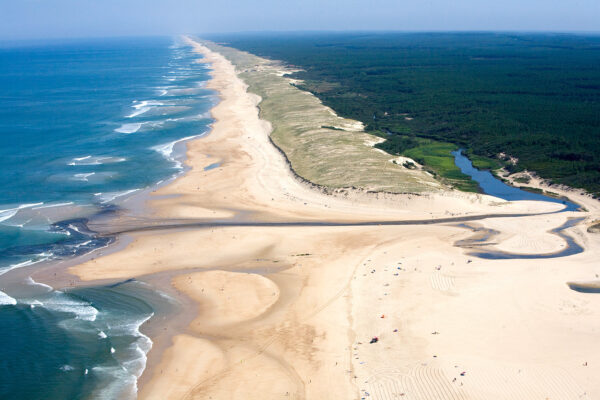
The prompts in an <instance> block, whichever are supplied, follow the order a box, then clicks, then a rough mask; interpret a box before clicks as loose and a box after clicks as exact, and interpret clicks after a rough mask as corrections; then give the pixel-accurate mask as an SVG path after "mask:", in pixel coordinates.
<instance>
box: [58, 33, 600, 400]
mask: <svg viewBox="0 0 600 400" xmlns="http://www.w3.org/2000/svg"><path fill="white" fill-rule="evenodd" d="M191 44H192V45H193V46H194V47H195V49H196V51H198V52H199V53H201V54H203V55H204V57H205V59H204V61H206V62H210V63H211V64H212V66H213V73H212V76H213V79H212V80H211V81H210V83H209V87H210V88H212V89H215V90H217V91H218V92H219V94H220V96H221V102H220V103H219V104H218V105H217V106H216V107H215V108H214V109H213V111H212V112H213V116H214V117H215V119H216V122H215V124H214V126H213V130H212V132H211V134H210V135H208V136H207V137H205V138H202V139H200V140H196V141H192V142H191V143H189V145H188V164H189V165H190V167H191V170H190V172H189V173H188V174H186V175H185V176H184V177H182V178H180V179H178V180H176V181H175V182H173V183H172V184H171V185H169V186H167V187H165V188H162V189H160V190H159V191H158V192H157V193H156V195H157V198H156V199H155V200H152V201H151V202H150V204H149V206H150V209H151V210H153V211H152V214H151V215H150V216H149V217H151V219H154V220H164V219H179V218H188V219H189V218H229V217H232V216H236V218H238V219H239V218H243V219H246V220H252V221H289V220H294V221H301V220H324V221H330V220H336V221H368V220H371V221H372V220H382V219H423V218H434V217H443V216H451V215H474V214H479V213H514V212H535V211H549V210H553V209H554V208H553V207H556V206H554V205H550V204H540V203H534V202H521V203H512V204H507V203H502V202H498V201H497V199H494V198H491V197H488V196H481V195H472V194H465V193H454V192H452V193H446V194H441V195H440V194H436V195H427V196H393V197H386V196H383V198H381V199H379V200H378V199H376V198H375V197H374V196H367V195H360V194H354V193H349V194H348V195H347V196H345V197H344V196H330V195H325V194H323V193H320V192H318V191H316V190H313V189H311V188H309V187H307V186H305V185H304V184H301V183H300V182H298V181H297V180H295V179H294V177H293V176H292V174H291V173H290V171H289V169H288V168H287V165H286V164H285V160H284V159H283V157H282V156H281V155H280V154H279V153H278V152H277V151H276V150H275V149H274V148H273V147H272V146H271V145H270V143H269V142H268V134H269V125H268V123H267V122H265V121H261V120H260V119H259V118H258V113H257V108H256V105H257V104H258V101H259V99H258V98H257V97H256V96H254V95H252V94H248V93H247V92H246V86H245V85H244V83H243V82H242V81H241V80H240V79H239V78H238V77H237V75H236V72H235V69H234V67H233V66H232V65H231V64H230V63H229V62H228V61H227V60H226V59H224V58H223V57H222V56H220V55H219V54H216V53H213V52H211V51H209V50H208V49H206V48H205V47H203V46H201V45H199V44H197V43H195V42H191ZM207 155H210V157H208V156H207ZM214 162H220V163H221V164H220V166H219V167H218V168H215V169H212V170H209V171H205V170H204V167H205V166H207V165H209V164H212V163H214ZM163 195H177V196H163ZM159 196H160V197H159ZM590 207H591V206H590ZM589 209H591V208H589ZM564 219H565V214H553V215H548V216H544V217H522V218H518V219H517V218H505V219H491V220H483V221H479V222H478V224H480V225H481V226H483V227H488V228H493V229H496V230H499V231H500V232H501V235H499V237H498V241H499V242H498V246H499V247H500V248H502V249H504V250H507V251H514V252H522V253H531V252H538V251H544V252H552V251H557V250H560V246H561V245H563V244H564V242H561V241H560V240H557V239H556V237H555V236H554V235H549V234H548V233H547V230H548V229H550V228H552V227H556V226H559V225H560V224H562V223H563V222H564ZM133 223H135V221H133V222H131V221H124V222H123V225H124V226H128V224H133ZM570 231H571V233H572V235H574V236H575V237H576V238H577V240H578V242H580V243H581V244H582V245H583V246H585V248H586V252H584V253H582V254H579V255H576V256H572V257H567V258H564V259H551V260H544V261H539V260H519V261H515V260H506V261H487V260H481V259H474V258H473V257H470V256H468V255H466V254H465V250H463V249H461V248H458V247H456V246H454V243H455V242H456V241H457V240H461V239H465V238H467V237H469V236H470V235H471V233H470V232H469V231H468V230H465V229H464V228H460V227H456V226H450V225H447V224H446V225H427V226H368V227H275V228H274V227H227V228H223V227H217V228H205V229H187V230H175V231H153V232H139V233H134V234H132V235H131V236H132V238H133V241H132V242H131V243H130V244H129V245H128V246H127V247H126V249H124V250H122V251H119V252H116V253H112V254H109V255H106V256H104V257H100V258H96V259H94V260H90V261H88V262H86V263H83V264H80V265H77V266H75V267H73V268H71V269H70V271H71V272H72V273H74V274H76V275H77V276H79V277H80V278H81V279H82V280H87V281H91V280H95V279H108V278H118V279H125V278H130V277H138V278H139V277H141V278H142V279H144V277H145V276H147V277H151V276H152V274H160V273H165V272H166V271H167V272H169V274H170V275H168V276H169V278H168V279H163V281H162V282H161V284H162V285H165V286H171V287H172V288H173V289H174V290H176V291H178V292H179V293H181V294H182V295H185V296H188V297H189V298H190V299H191V300H193V301H194V304H196V307H197V309H196V310H189V311H190V312H193V313H194V315H195V318H194V319H193V321H192V322H191V323H190V325H189V326H188V327H187V328H186V329H185V330H183V331H182V332H177V334H176V335H175V336H173V337H172V343H171V344H170V346H169V347H168V348H167V349H166V350H165V351H164V352H156V351H154V350H153V351H151V352H150V354H149V357H150V360H151V361H152V365H153V368H151V369H148V370H147V371H146V372H145V374H146V375H147V377H150V379H146V381H145V382H146V383H145V384H144V385H143V386H142V387H141V389H140V398H142V399H274V398H282V399H288V398H295V399H357V398H363V397H364V398H375V399H397V398H402V399H490V398H498V399H538V398H539V399H544V398H551V399H570V398H573V399H575V398H595V396H600V381H598V380H597V379H596V377H597V376H598V373H599V372H600V360H598V357H597V355H598V354H600V344H598V341H597V340H596V337H597V334H598V332H600V318H598V317H600V301H599V300H598V299H597V298H596V297H594V295H590V294H583V293H578V292H575V291H572V290H570V289H569V288H568V287H567V285H566V284H565V282H567V281H569V280H573V279H580V280H582V279H588V280H589V279H593V278H594V275H595V274H600V266H599V265H598V263H597V262H596V260H598V256H599V254H598V249H600V247H599V246H600V240H598V238H597V237H596V236H593V235H590V234H588V233H586V232H585V230H584V229H583V228H580V227H575V228H572V229H571V230H570ZM375 336H377V337H378V342H377V343H373V344H369V341H370V340H371V339H372V338H373V337H375ZM586 362H587V365H584V364H585V363H586ZM462 372H465V374H463V375H462V376H461V373H462ZM455 378H456V379H455ZM367 393H368V394H367ZM584 393H585V395H584ZM586 396H587V397H586Z"/></svg>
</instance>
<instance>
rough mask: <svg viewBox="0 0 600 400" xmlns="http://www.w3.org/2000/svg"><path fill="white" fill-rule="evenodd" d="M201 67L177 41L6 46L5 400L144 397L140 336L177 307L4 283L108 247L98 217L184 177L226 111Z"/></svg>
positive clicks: (0, 284) (0, 269)
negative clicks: (139, 390) (196, 149)
mask: <svg viewBox="0 0 600 400" xmlns="http://www.w3.org/2000/svg"><path fill="white" fill-rule="evenodd" d="M197 58H198V56H197V55H195V54H193V53H192V51H191V48H190V47H188V46H186V45H184V44H183V43H182V42H180V41H179V40H178V39H172V38H151V39H131V38H121V39H103V40H79V41H63V42H61V41H52V42H38V43H26V44H22V45H20V46H15V45H14V44H13V45H11V47H6V46H5V47H2V46H1V44H0V144H1V145H0V339H1V340H0V354H2V357H1V358H0V398H1V399H9V398H10V399H20V400H23V399H40V398H43V399H46V400H51V399H115V398H135V397H136V387H137V386H136V381H137V377H138V376H139V375H140V374H141V372H142V371H143V369H144V366H145V360H146V353H147V352H148V350H149V349H150V348H151V345H152V342H151V340H150V339H149V338H148V337H147V336H145V335H144V334H142V333H141V332H140V327H141V326H142V324H143V323H144V322H146V321H147V320H149V319H150V318H152V316H153V315H155V314H156V313H157V312H159V311H160V312H164V311H165V310H166V309H169V307H174V306H175V305H174V304H171V303H172V302H173V300H171V299H168V296H166V295H162V294H161V293H159V292H157V291H156V290H155V289H153V288H152V287H150V286H148V285H147V284H144V283H143V282H138V281H135V280H133V281H127V282H123V283H121V284H115V285H110V286H98V287H86V288H75V289H69V290H67V289H60V288H53V287H50V286H47V285H44V284H41V283H38V282H35V281H34V280H33V279H31V277H29V276H27V274H25V275H24V276H27V277H26V278H25V279H22V280H21V281H15V279H10V276H11V275H12V273H14V272H15V271H13V270H15V269H19V271H20V272H22V271H33V270H35V268H36V266H39V265H42V264H44V263H48V262H53V261H56V260H63V259H66V258H69V257H72V256H75V255H80V254H84V253H87V252H90V251H93V250H95V249H98V248H100V247H105V246H107V245H109V244H110V243H111V242H112V241H113V238H107V237H103V238H98V237H96V236H95V235H94V233H93V232H90V231H89V230H88V229H87V225H86V222H87V221H88V220H89V219H90V218H94V216H97V215H102V214H106V213H112V212H115V211H117V210H119V209H120V207H122V202H123V200H124V199H126V198H127V197H128V196H132V195H135V194H136V193H140V192H142V191H144V190H145V189H148V188H152V187H153V186H155V185H157V184H159V183H161V182H165V181H167V180H169V179H173V178H174V177H175V176H177V175H178V174H180V173H182V172H183V171H184V165H183V160H184V158H183V157H184V154H183V149H184V146H183V143H184V141H186V140H189V139H191V138H196V137H200V136H202V135H204V134H206V133H207V132H208V131H209V129H210V124H211V123H212V120H211V118H210V109H211V108H212V107H213V106H214V105H215V104H216V102H217V101H218V97H217V96H216V94H215V93H214V92H213V91H211V90H208V89H206V88H205V87H204V86H205V83H206V81H207V80H208V78H209V75H208V71H209V69H208V66H207V65H205V64H202V63H198V62H197V61H196V60H197ZM10 271H13V272H12V273H11V272H10ZM20 275H23V274H20ZM59 289H60V290H59Z"/></svg>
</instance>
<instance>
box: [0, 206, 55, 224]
mask: <svg viewBox="0 0 600 400" xmlns="http://www.w3.org/2000/svg"><path fill="white" fill-rule="evenodd" d="M42 204H44V203H43V202H42V203H29V204H21V205H19V206H17V207H14V208H7V209H5V210H0V222H4V221H6V220H9V219H11V218H12V217H14V216H15V215H17V213H18V212H19V210H22V209H24V208H31V207H35V206H40V205H42Z"/></svg>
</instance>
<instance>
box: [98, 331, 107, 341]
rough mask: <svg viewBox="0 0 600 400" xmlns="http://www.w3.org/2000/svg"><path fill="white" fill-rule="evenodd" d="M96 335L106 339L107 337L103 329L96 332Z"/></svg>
mask: <svg viewBox="0 0 600 400" xmlns="http://www.w3.org/2000/svg"><path fill="white" fill-rule="evenodd" d="M98 336H99V337H100V339H106V338H107V336H106V333H104V331H100V332H98Z"/></svg>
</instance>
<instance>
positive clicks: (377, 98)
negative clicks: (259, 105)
mask: <svg viewBox="0 0 600 400" xmlns="http://www.w3.org/2000/svg"><path fill="white" fill-rule="evenodd" d="M213 39H215V40H218V41H220V42H226V43H227V44H228V45H230V46H233V47H236V48H239V49H242V50H246V51H249V52H251V53H254V54H257V55H260V56H265V57H268V58H272V59H277V60H283V61H284V62H286V63H288V64H290V65H292V66H294V67H297V68H299V69H302V70H301V71H299V72H297V73H296V74H294V76H293V77H294V78H299V79H302V80H303V83H302V84H299V85H298V86H299V87H300V88H302V89H304V90H308V91H310V92H312V93H314V94H315V95H316V96H318V97H319V98H320V99H321V100H322V101H323V102H324V104H326V105H327V106H330V107H331V108H333V109H334V110H335V111H336V112H337V113H338V114H339V115H341V116H344V117H349V118H353V119H357V120H359V121H362V122H363V123H365V125H366V129H367V130H368V131H370V132H372V133H376V134H382V135H384V137H386V136H387V137H386V139H387V142H385V143H382V144H381V145H380V146H379V147H380V148H382V149H384V150H385V151H389V152H390V153H391V154H398V153H401V154H403V155H407V156H410V151H411V149H414V150H412V152H413V153H418V154H416V155H415V156H419V155H421V156H422V158H421V161H424V163H425V165H426V166H428V167H429V168H431V169H432V170H433V171H435V172H436V173H437V174H439V175H440V176H442V177H446V178H448V179H453V178H454V176H453V174H455V173H456V170H455V169H453V168H452V167H450V166H449V165H444V163H443V161H444V160H441V159H439V158H436V157H435V156H433V157H432V158H430V159H428V158H427V157H425V156H426V155H428V153H429V151H428V150H429V149H428V148H424V149H423V148H422V149H420V150H419V147H421V144H420V143H421V142H420V141H419V140H420V139H429V140H431V141H438V142H441V143H452V144H453V146H454V148H452V149H451V150H456V149H458V148H459V147H461V148H464V149H466V151H467V155H468V156H469V158H470V159H471V160H472V161H473V164H474V166H475V167H477V168H479V169H492V167H491V166H490V167H485V166H484V165H485V164H488V165H489V164H490V163H491V164H492V165H493V164H495V163H496V160H497V159H499V158H498V155H499V154H501V153H503V154H505V155H507V156H511V157H515V158H516V159H517V160H518V161H517V162H516V163H512V162H507V160H506V159H505V158H503V157H500V158H501V159H502V160H501V162H502V163H503V164H505V167H506V168H507V169H508V170H509V171H510V172H517V171H521V170H523V169H527V170H530V171H535V172H536V173H537V174H538V175H539V176H541V177H542V178H545V179H549V180H551V181H552V182H554V183H560V184H566V185H569V186H572V187H578V188H584V189H586V190H588V191H590V192H592V193H594V194H595V195H596V196H598V195H600V151H599V150H600V113H599V112H598V110H599V109H600V68H598V65H600V36H597V35H595V36H593V35H590V36H585V35H573V34H549V33H548V34H525V33H523V34H517V33H368V32H366V33H365V32H363V33H302V34H299V33H289V34H278V35H277V36H274V35H268V34H249V35H236V36H232V35H230V36H223V35H221V36H219V37H216V36H215V37H214V38H213ZM397 136H400V137H401V139H397V138H396V137H397ZM434 152H435V150H434ZM513 160H514V159H513ZM446 164H447V163H446ZM458 177H459V181H458V182H455V184H456V185H457V186H459V187H460V188H462V189H466V190H469V188H468V186H469V183H468V180H467V179H466V178H465V177H464V176H461V175H460V172H459V175H458ZM523 183H525V182H523ZM461 185H462V186H463V187H461Z"/></svg>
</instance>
